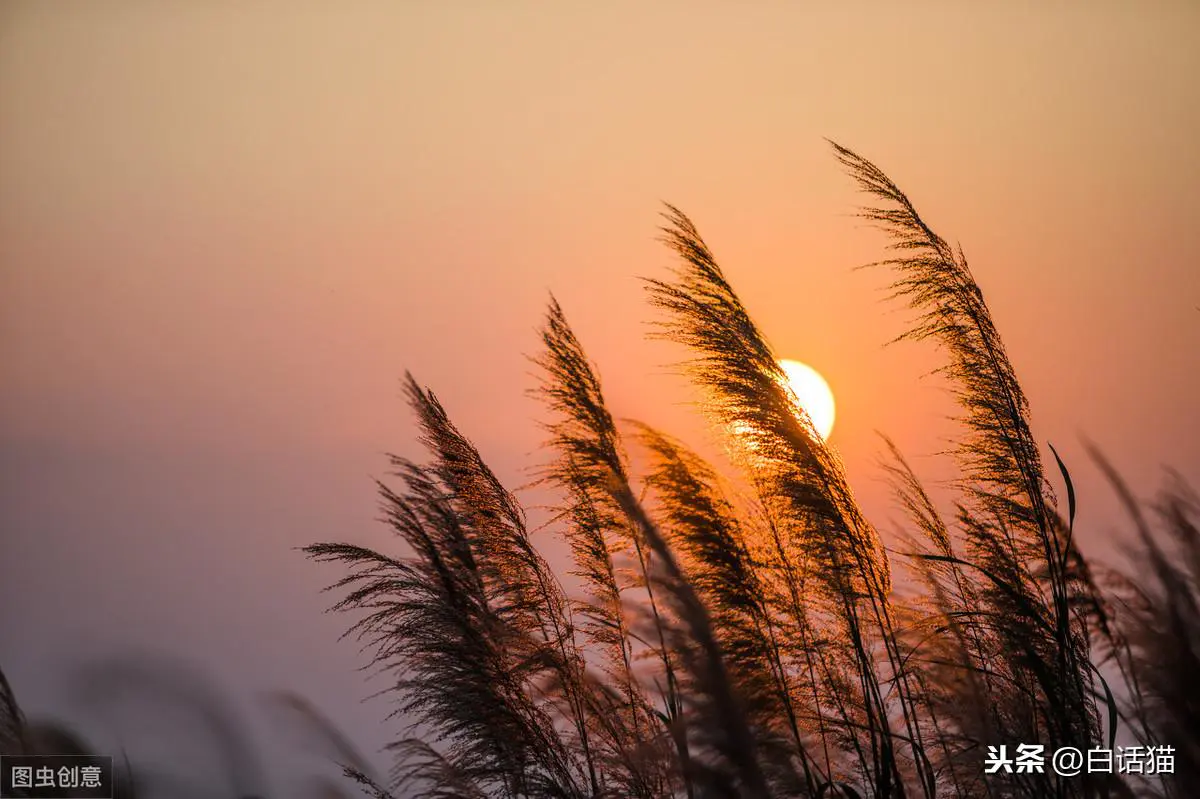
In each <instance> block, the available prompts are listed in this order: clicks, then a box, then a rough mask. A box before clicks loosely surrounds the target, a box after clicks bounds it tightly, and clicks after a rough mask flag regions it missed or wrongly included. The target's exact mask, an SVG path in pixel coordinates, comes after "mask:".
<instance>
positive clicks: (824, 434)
mask: <svg viewBox="0 0 1200 799" xmlns="http://www.w3.org/2000/svg"><path fill="white" fill-rule="evenodd" d="M779 365H780V366H781V367H782V368H783V373H784V374H785V375H786V376H787V382H788V386H789V387H790V388H791V389H792V391H793V392H795V394H796V399H798V400H800V407H802V408H803V409H804V410H805V411H806V412H807V413H808V418H809V419H811V420H812V423H813V427H815V428H816V430H817V433H818V434H820V436H821V438H822V440H824V439H827V438H829V434H830V432H832V431H833V418H834V403H833V391H832V390H831V389H830V388H829V384H828V383H826V382H825V378H823V377H821V375H820V373H818V372H817V370H816V369H813V368H812V367H811V366H808V365H807V364H803V363H800V362H799V361H788V360H782V361H780V362H779Z"/></svg>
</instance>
